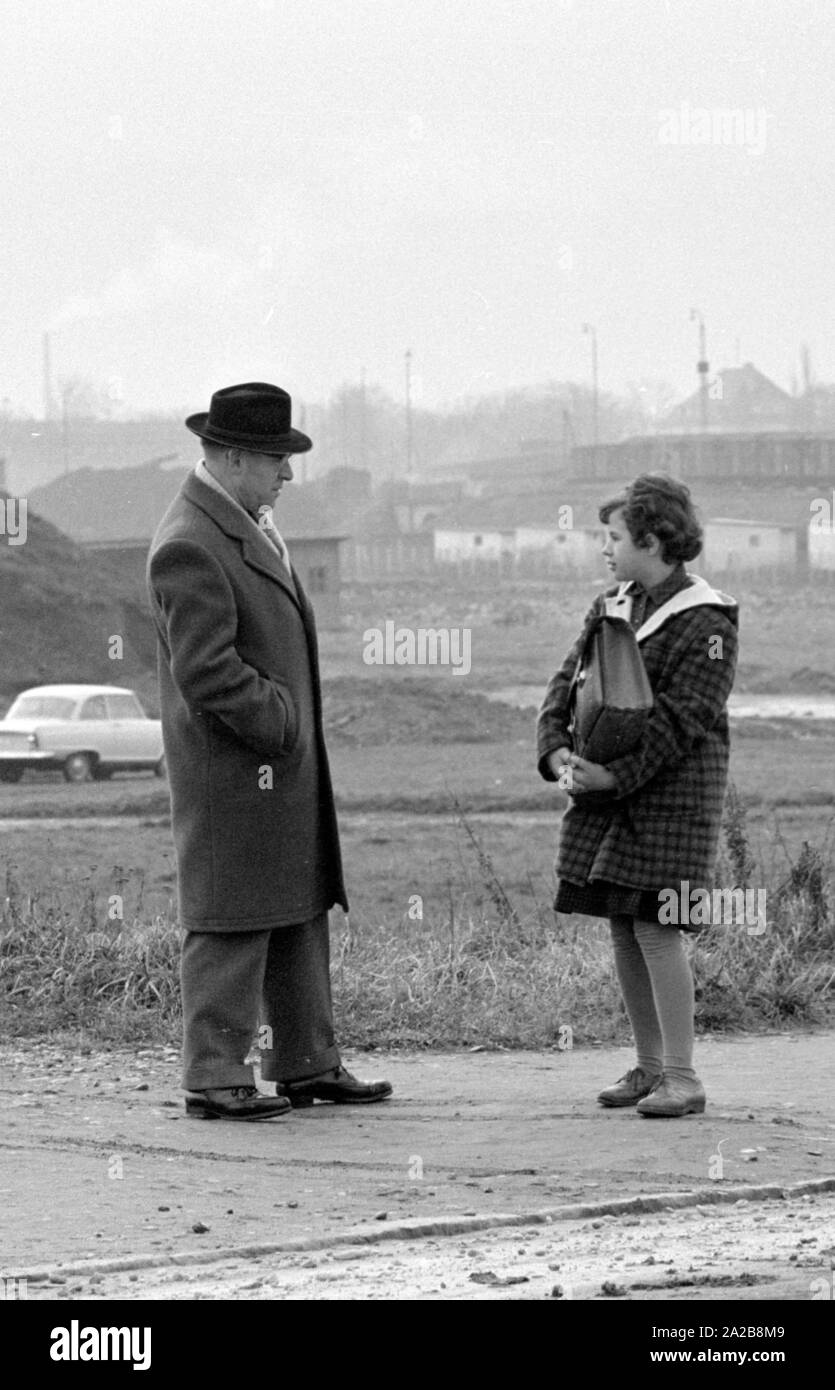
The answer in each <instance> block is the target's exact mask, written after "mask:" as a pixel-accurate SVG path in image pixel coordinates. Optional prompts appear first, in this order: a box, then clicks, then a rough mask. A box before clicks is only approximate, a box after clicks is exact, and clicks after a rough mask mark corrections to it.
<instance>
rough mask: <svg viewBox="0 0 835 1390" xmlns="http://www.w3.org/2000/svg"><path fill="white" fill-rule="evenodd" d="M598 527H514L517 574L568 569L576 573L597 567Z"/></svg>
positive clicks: (600, 543)
mask: <svg viewBox="0 0 835 1390" xmlns="http://www.w3.org/2000/svg"><path fill="white" fill-rule="evenodd" d="M602 548H603V530H602V527H600V526H572V527H570V528H562V527H558V526H517V527H516V546H515V553H516V564H517V569H518V571H519V573H520V574H528V573H530V574H534V573H551V572H552V571H554V570H569V571H574V572H576V573H578V574H589V573H594V572H595V570H598V569H600V564H601V560H600V552H601V550H602Z"/></svg>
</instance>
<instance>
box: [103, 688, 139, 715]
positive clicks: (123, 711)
mask: <svg viewBox="0 0 835 1390" xmlns="http://www.w3.org/2000/svg"><path fill="white" fill-rule="evenodd" d="M107 708H108V710H109V711H110V718H111V719H144V718H145V711H144V710H143V708H142V706H141V705H140V703H139V701H138V700H137V698H136V696H135V695H127V694H126V695H108V697H107Z"/></svg>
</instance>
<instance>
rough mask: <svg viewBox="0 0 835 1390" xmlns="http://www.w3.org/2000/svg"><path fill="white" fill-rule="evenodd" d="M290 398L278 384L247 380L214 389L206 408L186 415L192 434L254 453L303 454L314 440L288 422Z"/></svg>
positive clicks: (290, 405)
mask: <svg viewBox="0 0 835 1390" xmlns="http://www.w3.org/2000/svg"><path fill="white" fill-rule="evenodd" d="M291 407H292V401H291V399H290V397H289V396H288V394H287V392H286V391H282V389H281V387H280V386H270V385H269V383H268V382H265V381H246V382H244V384H243V385H242V386H225V387H224V388H223V390H222V391H215V393H214V395H213V396H212V403H211V405H210V407H209V409H208V411H206V410H202V411H200V413H199V414H198V415H189V417H188V419H187V420H186V425H187V426H188V428H189V429H190V430H191V432H192V434H197V435H199V436H200V438H201V439H207V440H208V441H209V443H210V444H221V445H225V446H226V447H227V448H234V449H245V450H248V451H249V452H250V453H253V454H305V453H307V450H308V449H312V448H313V440H312V439H308V437H307V435H306V434H302V432H301V430H294V429H293V428H292V427H291V425H290V411H291Z"/></svg>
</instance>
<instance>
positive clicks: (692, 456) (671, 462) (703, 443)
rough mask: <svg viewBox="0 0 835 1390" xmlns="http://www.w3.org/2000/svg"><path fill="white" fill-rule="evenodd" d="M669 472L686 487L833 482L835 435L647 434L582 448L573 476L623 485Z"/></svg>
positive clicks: (573, 458)
mask: <svg viewBox="0 0 835 1390" xmlns="http://www.w3.org/2000/svg"><path fill="white" fill-rule="evenodd" d="M657 472H660V473H669V474H670V475H671V476H672V477H674V478H681V479H682V480H683V481H684V482H693V481H695V480H696V479H716V480H719V481H725V480H731V479H735V478H751V479H763V480H766V479H774V480H782V481H785V482H823V483H825V482H828V481H832V480H835V435H831V434H808V433H802V432H799V431H795V432H790V431H788V430H786V431H780V432H778V433H769V434H646V435H635V436H633V437H632V438H630V439H622V440H620V441H619V442H618V443H616V444H598V445H594V444H580V445H577V447H576V448H574V449H572V451H571V476H572V477H574V478H581V479H583V480H588V479H599V480H601V481H607V482H608V481H612V482H616V483H618V484H622V483H626V482H628V481H629V480H630V479H631V478H634V477H636V476H637V474H639V473H657Z"/></svg>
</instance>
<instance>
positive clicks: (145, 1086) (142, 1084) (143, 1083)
mask: <svg viewBox="0 0 835 1390" xmlns="http://www.w3.org/2000/svg"><path fill="white" fill-rule="evenodd" d="M133 1089H134V1090H135V1091H150V1089H151V1088H150V1086H149V1085H148V1083H147V1081H140V1083H139V1085H138V1086H134V1088H133Z"/></svg>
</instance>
